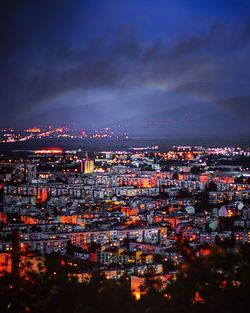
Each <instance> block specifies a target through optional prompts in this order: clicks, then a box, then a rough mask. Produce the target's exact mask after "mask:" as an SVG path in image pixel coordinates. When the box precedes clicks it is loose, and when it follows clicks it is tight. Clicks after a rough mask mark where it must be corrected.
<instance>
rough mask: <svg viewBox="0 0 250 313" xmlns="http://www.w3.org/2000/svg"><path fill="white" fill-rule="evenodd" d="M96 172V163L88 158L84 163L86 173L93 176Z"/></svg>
mask: <svg viewBox="0 0 250 313" xmlns="http://www.w3.org/2000/svg"><path fill="white" fill-rule="evenodd" d="M93 172H94V161H93V160H90V159H89V158H87V159H86V160H85V162H84V173H85V174H91V173H93Z"/></svg>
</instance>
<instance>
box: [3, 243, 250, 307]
mask: <svg viewBox="0 0 250 313" xmlns="http://www.w3.org/2000/svg"><path fill="white" fill-rule="evenodd" d="M181 249H182V255H183V258H184V261H183V263H182V264H180V265H178V267H177V271H176V274H175V275H174V276H173V278H172V280H171V282H170V283H169V284H167V286H163V285H162V283H161V280H160V279H158V278H157V277H156V276H155V275H154V273H153V272H151V271H150V272H148V274H147V275H146V277H145V283H144V284H143V285H142V286H141V298H140V299H139V300H136V299H135V297H134V296H133V295H132V294H131V291H130V279H129V277H125V276H124V277H121V278H120V279H119V280H111V279H107V278H105V276H104V275H103V274H102V273H98V272H96V273H93V275H92V278H91V279H90V281H88V282H86V283H78V282H77V281H75V280H74V279H73V278H70V277H71V276H70V275H69V269H68V267H67V265H65V264H64V262H62V260H61V257H60V256H59V255H55V254H53V255H52V254H51V255H49V256H47V257H46V259H45V267H44V269H45V270H43V269H41V272H39V273H34V272H32V271H30V272H29V273H27V275H25V276H22V277H16V276H13V275H11V274H7V273H5V274H3V275H2V276H1V277H0V312H1V313H5V312H11V313H18V312H20V313H22V312H30V313H32V312H34V313H42V312H48V313H49V312H53V313H57V312H58V313H59V312H60V313H93V312H96V313H105V312H118V313H123V312H124V313H125V312H126V313H135V312H136V313H138V312H139V313H140V312H141V313H156V312H173V313H179V312H183V313H184V312H194V313H196V312H202V313H208V312H220V313H224V312H225V313H226V312H228V313H231V312H241V311H243V310H245V309H246V308H247V307H248V305H249V293H250V246H249V245H248V244H246V245H242V246H240V247H239V248H238V249H234V250H232V249H228V248H224V247H223V246H221V245H217V246H214V247H212V248H206V249H203V251H205V253H204V254H203V255H200V254H199V253H198V251H197V250H194V249H191V248H190V247H189V246H188V244H184V245H183V246H182V248H181Z"/></svg>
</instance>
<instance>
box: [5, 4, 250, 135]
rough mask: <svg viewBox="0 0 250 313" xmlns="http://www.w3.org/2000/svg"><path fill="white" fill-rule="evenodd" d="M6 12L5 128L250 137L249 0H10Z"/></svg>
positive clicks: (6, 5)
mask: <svg viewBox="0 0 250 313" xmlns="http://www.w3.org/2000/svg"><path fill="white" fill-rule="evenodd" d="M0 12H1V13H0V15H1V21H2V23H1V32H0V33H1V34H0V41H1V48H0V70H1V74H2V75H1V81H0V82H1V84H0V94H1V98H0V103H1V112H2V114H1V116H0V126H1V127H4V126H28V127H30V126H32V125H33V124H34V125H35V124H37V123H40V124H41V123H42V124H45V123H59V124H62V123H63V122H65V121H67V122H77V123H78V124H79V125H80V126H82V127H92V126H95V127H115V126H117V125H121V126H122V127H123V126H126V129H127V130H128V131H129V133H131V134H137V135H141V134H152V136H156V137H157V136H161V137H163V136H170V137H173V136H176V137H183V136H190V135H195V134H197V133H199V135H211V136H213V135H221V136H230V135H238V136H239V137H240V136H243V134H244V135H248V134H249V127H248V125H247V122H248V118H249V117H250V106H249V100H250V93H249V91H248V84H249V79H250V71H249V69H250V61H249V58H248V56H249V50H250V19H249V16H250V15H249V13H250V4H249V2H248V1H234V0H232V1H220V3H219V4H218V1H202V3H201V2H200V1H197V0H192V1H186V0H182V1H181V0H180V1H171V0H170V1H157V2H156V3H155V2H153V1H126V2H125V1H91V3H90V2H89V1H74V3H72V2H70V1H66V0H65V1H53V3H50V2H49V1H37V2H36V4H34V3H32V1H22V4H20V2H19V3H18V1H12V2H10V1H2V2H1V10H0ZM233 126H234V127H233Z"/></svg>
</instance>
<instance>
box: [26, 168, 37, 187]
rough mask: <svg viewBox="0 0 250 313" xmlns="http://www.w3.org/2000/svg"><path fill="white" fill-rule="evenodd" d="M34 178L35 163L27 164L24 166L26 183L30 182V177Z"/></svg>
mask: <svg viewBox="0 0 250 313" xmlns="http://www.w3.org/2000/svg"><path fill="white" fill-rule="evenodd" d="M35 178H36V165H34V164H27V167H26V181H27V183H28V184H31V183H32V179H35Z"/></svg>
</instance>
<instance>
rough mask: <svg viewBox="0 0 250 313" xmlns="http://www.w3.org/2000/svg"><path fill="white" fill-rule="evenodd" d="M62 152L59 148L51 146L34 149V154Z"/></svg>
mask: <svg viewBox="0 0 250 313" xmlns="http://www.w3.org/2000/svg"><path fill="white" fill-rule="evenodd" d="M62 152H63V151H62V149H60V148H51V149H40V150H36V151H35V154H62Z"/></svg>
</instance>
